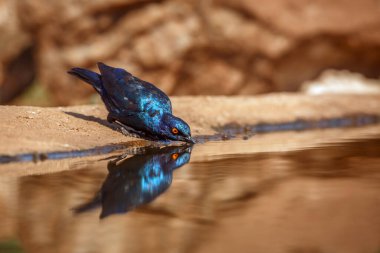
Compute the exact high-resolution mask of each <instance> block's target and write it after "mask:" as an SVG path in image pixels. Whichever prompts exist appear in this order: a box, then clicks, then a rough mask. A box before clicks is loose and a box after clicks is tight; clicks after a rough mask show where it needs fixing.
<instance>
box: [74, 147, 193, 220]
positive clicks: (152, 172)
mask: <svg viewBox="0 0 380 253" xmlns="http://www.w3.org/2000/svg"><path fill="white" fill-rule="evenodd" d="M190 154H191V147H188V146H182V147H165V148H161V149H160V148H153V149H150V150H148V154H144V155H135V156H133V157H131V158H127V159H121V160H120V159H116V160H114V161H110V162H109V163H108V171H109V174H108V176H107V178H106V179H105V181H104V183H103V185H102V188H101V190H100V191H99V193H98V194H97V195H96V196H95V198H94V199H93V200H91V201H90V202H89V203H86V204H84V205H81V206H80V207H78V208H76V209H75V211H76V212H77V213H80V212H84V211H88V210H91V209H93V208H95V207H97V206H98V205H100V204H101V205H102V212H101V215H100V218H104V217H106V216H108V215H112V214H116V213H126V212H128V211H130V210H132V209H134V208H136V207H138V206H140V205H142V204H146V203H149V202H151V201H153V200H154V199H155V198H157V197H158V196H159V195H160V194H162V193H163V192H165V191H166V190H167V189H168V188H169V186H170V184H171V182H172V177H173V170H174V169H176V168H179V167H181V166H183V165H184V164H186V163H188V162H189V160H190Z"/></svg>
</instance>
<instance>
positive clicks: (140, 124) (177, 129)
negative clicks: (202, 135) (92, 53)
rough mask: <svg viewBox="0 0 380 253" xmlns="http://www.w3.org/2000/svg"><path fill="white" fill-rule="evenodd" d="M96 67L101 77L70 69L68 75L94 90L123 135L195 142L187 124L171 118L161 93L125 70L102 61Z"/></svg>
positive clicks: (82, 70)
mask: <svg viewBox="0 0 380 253" xmlns="http://www.w3.org/2000/svg"><path fill="white" fill-rule="evenodd" d="M98 68H99V70H100V74H98V73H95V72H93V71H91V70H88V69H83V68H72V69H71V70H70V71H68V73H69V74H71V75H74V76H76V77H78V78H79V79H81V80H83V81H85V82H87V83H89V84H91V85H92V87H94V89H95V90H96V91H97V92H98V93H99V95H100V96H101V98H102V100H103V102H104V104H105V106H106V108H107V110H108V112H109V114H108V117H107V120H108V121H109V122H113V123H116V124H118V125H119V126H120V127H121V131H122V132H123V133H124V134H126V135H128V134H130V133H132V134H134V135H137V136H139V137H143V138H148V139H152V140H174V141H184V142H188V143H195V141H194V139H193V138H192V137H191V132H190V127H189V125H188V124H187V123H186V122H185V121H183V120H182V119H180V118H178V117H175V116H174V115H173V113H172V105H171V102H170V99H169V97H168V96H167V95H166V94H165V93H164V92H163V91H161V90H160V89H158V88H157V87H155V86H154V85H153V84H151V83H148V82H146V81H143V80H141V79H139V78H137V77H135V76H133V75H132V74H130V73H129V72H127V71H126V70H124V69H121V68H114V67H110V66H107V65H106V64H104V63H101V62H99V63H98Z"/></svg>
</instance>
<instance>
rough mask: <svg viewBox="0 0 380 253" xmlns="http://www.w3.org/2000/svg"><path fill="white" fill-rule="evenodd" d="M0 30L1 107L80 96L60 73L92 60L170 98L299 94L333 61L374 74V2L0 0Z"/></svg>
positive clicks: (379, 61)
mask: <svg viewBox="0 0 380 253" xmlns="http://www.w3.org/2000/svg"><path fill="white" fill-rule="evenodd" d="M0 33H1V36H0V47H1V50H0V87H1V93H0V99H1V103H2V104H7V103H16V104H17V103H19V104H20V103H21V104H22V103H25V101H24V100H23V98H22V96H21V98H20V94H22V93H24V94H25V93H26V94H34V95H35V94H37V95H36V96H37V97H36V99H35V101H34V102H30V103H31V104H33V103H34V104H37V105H68V104H78V103H85V102H87V103H88V102H89V101H91V100H89V98H91V95H92V94H93V91H92V89H91V87H89V86H87V85H84V84H82V83H80V81H77V80H75V79H73V78H72V77H70V76H68V75H67V74H66V71H67V70H68V69H69V68H70V67H73V66H81V67H87V68H92V69H96V65H95V64H96V62H97V61H104V62H106V63H108V64H110V65H115V66H120V67H123V68H126V69H128V70H129V71H130V72H132V73H133V74H134V75H137V76H139V77H141V78H143V79H145V80H148V81H150V82H153V83H155V84H156V85H158V86H159V87H160V88H161V89H163V90H164V91H165V92H167V93H169V94H171V95H199V94H208V95H222V94H223V95H234V94H258V93H266V92H273V91H297V90H299V89H300V86H301V84H302V83H304V82H305V81H307V80H312V79H314V78H316V77H318V75H319V74H320V73H321V72H323V71H324V70H325V69H331V68H334V69H346V70H350V71H353V72H358V73H361V74H362V75H364V76H366V77H369V78H378V77H379V75H380V2H379V1H374V0H362V1H351V0H336V1H328V0H314V1H309V0H273V1H264V0H255V1H252V0H251V1H249V0H215V1H211V0H206V1H196V0H192V1H174V0H166V1H162V0H160V1H155V0H144V1H142V0H109V1H106V0H96V1H94V0H82V1H74V0H65V1H50V0H0ZM38 94H39V95H38ZM24 99H25V95H24ZM23 101H24V102H23Z"/></svg>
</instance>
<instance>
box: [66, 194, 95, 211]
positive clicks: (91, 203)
mask: <svg viewBox="0 0 380 253" xmlns="http://www.w3.org/2000/svg"><path fill="white" fill-rule="evenodd" d="M100 205H101V195H100V193H98V194H97V195H96V196H95V197H94V198H93V199H92V200H90V201H89V202H87V203H85V204H82V205H80V206H77V207H74V208H73V209H72V210H73V211H74V213H77V214H79V213H83V212H88V211H91V210H93V209H95V208H97V207H99V206H100Z"/></svg>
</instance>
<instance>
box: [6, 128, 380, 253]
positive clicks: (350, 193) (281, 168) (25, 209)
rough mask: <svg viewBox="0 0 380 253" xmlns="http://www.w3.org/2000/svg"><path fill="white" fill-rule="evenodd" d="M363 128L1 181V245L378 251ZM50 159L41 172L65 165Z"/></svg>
mask: <svg viewBox="0 0 380 253" xmlns="http://www.w3.org/2000/svg"><path fill="white" fill-rule="evenodd" d="M363 132H364V133H366V131H365V130H363ZM367 132H368V133H367V134H364V135H354V134H351V133H350V131H349V130H336V132H334V131H331V130H326V131H316V132H313V133H307V134H301V133H296V132H294V133H288V134H287V135H282V134H269V135H267V136H259V135H257V136H253V137H251V139H249V140H248V141H246V140H241V139H237V140H231V141H226V142H219V141H217V142H209V143H206V144H201V145H195V146H194V147H193V148H189V147H169V148H164V149H160V148H152V149H150V150H148V152H147V154H145V155H143V154H137V155H135V156H131V155H125V156H120V155H122V154H121V153H122V152H117V153H111V154H108V155H107V156H106V157H101V158H100V157H99V158H96V159H93V160H91V161H82V160H77V161H74V162H72V163H70V164H69V169H67V170H66V169H65V171H61V172H55V173H47V174H41V175H26V174H23V176H14V175H12V176H10V175H8V176H3V177H2V178H1V180H0V185H1V187H0V207H1V208H0V214H1V215H0V224H1V228H0V238H1V239H2V241H3V242H4V243H3V244H4V245H8V244H11V245H19V246H18V247H19V248H20V247H21V248H22V249H23V250H24V252H39V253H40V252H115V253H117V252H290V253H300V252H313V253H317V252H318V253H320V252H326V253H329V252H342V253H343V252H344V253H347V252H358V253H359V252H360V253H366V252H368V253H376V252H380V216H379V213H380V156H379V154H380V135H376V134H373V132H376V131H373V129H372V130H368V131H367ZM340 135H342V136H346V137H345V138H343V137H341V136H340ZM338 136H339V138H333V137H338ZM352 136H356V137H355V138H352ZM47 162H48V161H45V162H39V163H37V164H35V165H33V166H35V167H36V168H35V169H36V170H38V167H40V170H41V168H43V166H46V164H49V166H53V167H54V166H59V165H60V163H59V161H49V162H50V163H47ZM27 165H28V164H27V163H19V164H18V165H17V166H19V169H20V170H22V169H23V166H27ZM1 169H2V167H0V170H1ZM9 242H12V243H9ZM3 244H2V245H3ZM0 249H1V245H0ZM13 250H16V249H13Z"/></svg>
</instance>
